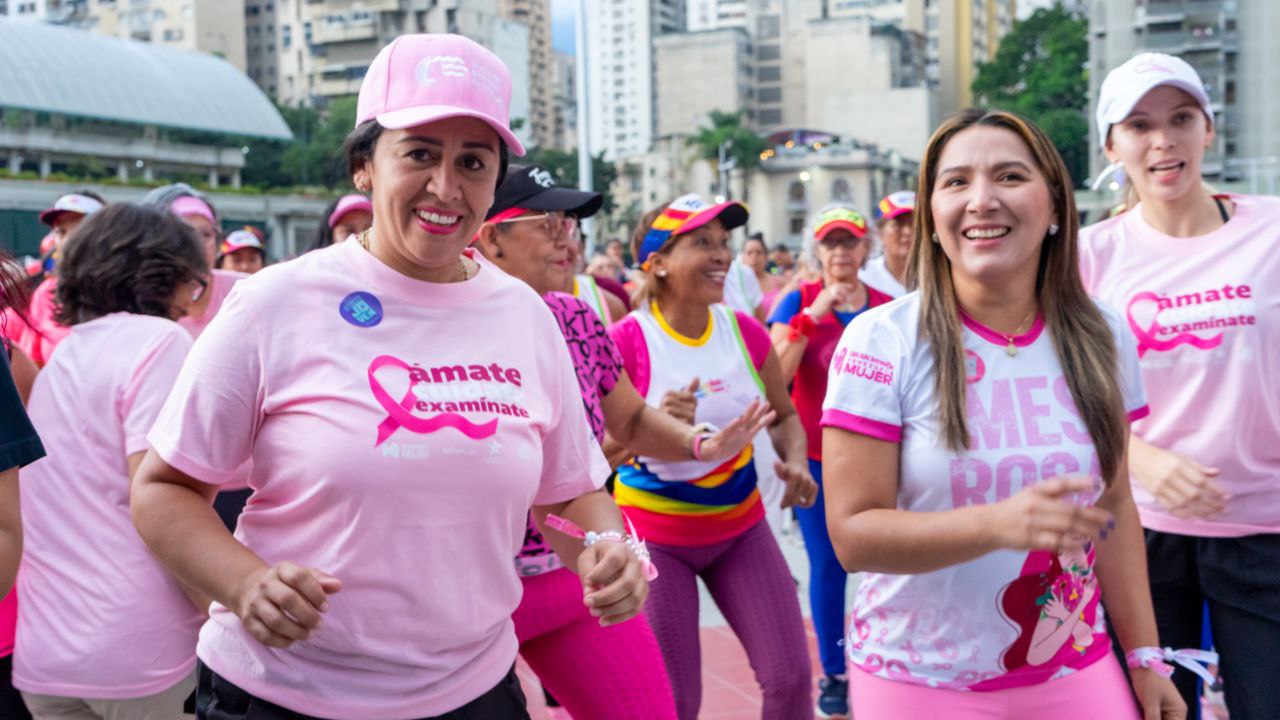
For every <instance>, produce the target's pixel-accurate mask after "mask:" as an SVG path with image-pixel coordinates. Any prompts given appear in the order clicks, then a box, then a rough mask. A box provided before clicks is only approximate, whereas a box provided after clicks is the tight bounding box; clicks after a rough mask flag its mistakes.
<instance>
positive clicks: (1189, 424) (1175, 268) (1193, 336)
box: [1080, 195, 1280, 537]
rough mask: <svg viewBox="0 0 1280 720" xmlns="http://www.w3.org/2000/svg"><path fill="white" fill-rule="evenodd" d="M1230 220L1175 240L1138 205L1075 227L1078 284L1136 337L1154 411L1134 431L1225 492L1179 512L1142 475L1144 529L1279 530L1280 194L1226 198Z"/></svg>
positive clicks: (1204, 532) (1207, 533)
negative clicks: (1200, 470)
mask: <svg viewBox="0 0 1280 720" xmlns="http://www.w3.org/2000/svg"><path fill="white" fill-rule="evenodd" d="M1226 197H1229V198H1230V200H1231V201H1232V202H1233V203H1234V204H1235V212H1234V213H1233V214H1232V216H1231V220H1230V221H1229V222H1227V223H1226V224H1225V225H1223V226H1222V227H1220V228H1218V229H1217V230H1214V231H1213V232H1211V233H1208V234H1207V235H1201V236H1199V237H1191V238H1176V237H1170V236H1168V235H1165V234H1164V233H1161V232H1159V231H1158V230H1156V229H1155V228H1153V227H1151V226H1150V225H1148V224H1147V222H1146V220H1144V219H1143V217H1142V210H1141V205H1139V206H1138V207H1135V208H1134V209H1132V210H1130V211H1128V212H1126V213H1123V214H1121V215H1119V216H1117V217H1114V218H1111V219H1109V220H1105V221H1103V222H1100V223H1097V224H1096V225H1091V226H1089V227H1087V228H1085V229H1083V230H1082V231H1081V232H1080V264H1081V274H1082V276H1083V278H1084V282H1085V287H1086V288H1087V289H1088V290H1089V292H1090V293H1091V294H1093V295H1096V296H1097V297H1098V298H1100V299H1101V300H1103V301H1105V302H1107V303H1108V304H1110V305H1112V306H1113V307H1115V308H1117V309H1118V310H1120V311H1121V312H1122V313H1123V314H1124V317H1125V324H1126V326H1127V327H1126V329H1127V330H1128V332H1129V333H1130V334H1132V335H1133V337H1134V338H1135V340H1136V342H1137V346H1138V357H1139V359H1140V360H1141V364H1142V377H1143V381H1144V384H1145V385H1146V388H1147V394H1148V396H1149V397H1150V399H1151V416H1150V417H1148V418H1146V419H1145V420H1142V421H1141V422H1138V423H1135V424H1134V426H1133V432H1134V433H1135V434H1136V435H1137V436H1138V437H1140V438H1142V439H1143V440H1146V441H1147V442H1149V443H1151V444H1152V445H1155V446H1156V447H1160V448H1165V449H1169V450H1173V451H1174V452H1177V453H1179V454H1181V455H1185V456H1186V457H1189V458H1191V459H1192V460H1194V461H1196V462H1197V463H1200V464H1201V465H1204V466H1206V467H1215V468H1218V469H1219V470H1220V471H1221V474H1220V475H1218V476H1217V477H1216V478H1215V480H1216V481H1217V482H1218V483H1219V484H1220V485H1221V486H1222V487H1223V489H1224V490H1226V491H1227V492H1228V493H1229V494H1230V496H1231V498H1230V500H1228V501H1227V507H1226V510H1225V511H1224V512H1222V513H1219V514H1217V515H1214V516H1212V517H1207V518H1180V517H1176V516H1174V515H1173V514H1172V513H1170V512H1169V511H1168V510H1166V509H1165V508H1164V507H1163V506H1162V505H1160V503H1159V502H1157V501H1156V499H1155V497H1154V496H1152V495H1151V493H1149V492H1147V490H1146V489H1144V488H1143V487H1142V486H1141V484H1139V483H1138V482H1137V481H1134V483H1133V494H1134V499H1135V500H1136V501H1137V504H1138V512H1139V513H1140V514H1141V515H1142V524H1143V526H1144V527H1147V528H1150V529H1152V530H1159V531H1161V532H1168V533H1177V534H1180V535H1192V536H1199V537H1240V536H1244V535H1254V534H1260V533H1278V532H1280V391H1277V389H1276V388H1277V387H1278V386H1280V251H1278V249H1280V198H1271V197H1258V196H1251V195H1230V196H1226Z"/></svg>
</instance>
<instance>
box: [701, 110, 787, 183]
mask: <svg viewBox="0 0 1280 720" xmlns="http://www.w3.org/2000/svg"><path fill="white" fill-rule="evenodd" d="M745 118H746V112H745V111H742V110H739V111H737V112H724V111H722V110H712V111H711V113H710V114H709V115H708V116H707V119H708V120H709V121H710V122H711V125H710V127H706V126H704V127H701V128H699V129H698V132H697V134H695V135H694V136H693V137H691V138H690V139H689V144H690V145H692V146H694V147H696V148H698V154H699V156H700V157H701V158H702V159H704V160H709V161H710V162H711V165H712V167H714V168H715V171H716V174H717V175H718V176H720V177H725V176H724V175H720V170H721V168H720V159H721V157H722V156H723V157H724V158H725V160H726V161H727V162H726V165H727V167H726V168H725V171H726V172H727V171H728V170H729V169H737V170H739V171H741V172H742V177H743V183H742V195H743V200H745V199H746V195H747V185H748V183H747V178H748V177H749V176H750V174H751V171H753V170H755V169H756V168H758V167H760V153H762V152H764V151H765V150H766V149H767V148H768V147H769V143H768V142H766V141H765V139H764V138H762V137H760V136H759V135H757V134H755V133H754V132H752V131H751V130H750V129H748V128H747V127H746V126H745V125H744V124H743V121H744V120H745ZM720 191H721V192H722V193H724V195H725V197H728V196H729V192H728V188H724V187H722V188H721V190H720Z"/></svg>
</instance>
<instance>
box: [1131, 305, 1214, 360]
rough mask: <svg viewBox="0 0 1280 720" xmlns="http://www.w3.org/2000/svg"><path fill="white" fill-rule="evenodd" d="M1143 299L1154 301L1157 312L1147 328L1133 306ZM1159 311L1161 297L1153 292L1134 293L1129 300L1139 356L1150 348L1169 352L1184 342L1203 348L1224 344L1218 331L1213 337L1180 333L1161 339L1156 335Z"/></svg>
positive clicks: (1209, 348) (1158, 329)
mask: <svg viewBox="0 0 1280 720" xmlns="http://www.w3.org/2000/svg"><path fill="white" fill-rule="evenodd" d="M1143 301H1147V302H1151V303H1154V304H1155V306H1156V313H1157V314H1156V315H1154V316H1152V318H1151V327H1148V328H1145V329H1144V328H1143V327H1142V325H1140V324H1139V323H1138V320H1137V319H1135V318H1134V316H1133V306H1134V305H1136V304H1138V303H1139V302H1143ZM1159 312H1160V297H1159V296H1158V295H1156V294H1155V293H1153V292H1140V293H1138V294H1137V295H1134V296H1133V299H1132V300H1130V301H1129V307H1128V309H1127V313H1128V315H1129V329H1130V330H1132V331H1133V336H1134V337H1136V338H1137V339H1138V357H1142V356H1143V355H1146V354H1147V351H1148V350H1155V351H1157V352H1167V351H1169V350H1172V349H1174V348H1176V347H1178V346H1179V345H1184V344H1185V345H1191V346H1193V347H1197V348H1199V349H1201V350H1212V349H1213V348H1216V347H1218V346H1219V345H1221V344H1222V333H1218V334H1217V335H1216V336H1214V337H1211V338H1202V337H1197V336H1196V335H1192V334H1191V333H1179V334H1177V335H1174V336H1173V337H1171V338H1169V339H1168V340H1161V339H1160V338H1158V337H1156V333H1157V332H1159V331H1160V321H1159V319H1158V318H1159Z"/></svg>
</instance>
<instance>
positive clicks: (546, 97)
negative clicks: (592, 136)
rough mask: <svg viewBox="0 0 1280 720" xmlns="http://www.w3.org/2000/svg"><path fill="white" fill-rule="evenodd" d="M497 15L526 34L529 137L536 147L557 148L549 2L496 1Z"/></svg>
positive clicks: (554, 77) (538, 0)
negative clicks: (522, 26) (527, 35)
mask: <svg viewBox="0 0 1280 720" xmlns="http://www.w3.org/2000/svg"><path fill="white" fill-rule="evenodd" d="M498 14H499V15H500V16H501V17H503V18H505V19H506V20H509V21H514V22H517V23H520V24H522V25H524V26H525V27H527V28H528V30H529V40H528V45H529V58H528V61H527V65H528V67H529V122H528V125H529V137H530V138H531V139H532V141H533V144H534V145H535V146H537V147H559V146H560V143H559V140H558V138H557V135H556V58H555V50H554V49H553V48H552V47H551V3H550V0H499V2H498Z"/></svg>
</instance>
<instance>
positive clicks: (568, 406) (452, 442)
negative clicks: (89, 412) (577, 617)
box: [149, 242, 609, 720]
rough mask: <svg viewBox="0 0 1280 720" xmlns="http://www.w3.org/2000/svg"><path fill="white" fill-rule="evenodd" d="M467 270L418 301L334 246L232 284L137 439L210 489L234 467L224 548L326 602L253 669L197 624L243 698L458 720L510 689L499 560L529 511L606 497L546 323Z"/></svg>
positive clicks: (561, 345)
mask: <svg viewBox="0 0 1280 720" xmlns="http://www.w3.org/2000/svg"><path fill="white" fill-rule="evenodd" d="M473 257H476V258H477V261H478V262H479V263H480V272H479V273H478V274H477V275H476V276H475V277H473V278H471V279H470V280H467V281H465V282H459V283H452V284H434V283H426V282H420V281H417V280H413V279H411V278H409V277H406V276H404V275H401V274H400V273H398V272H396V271H394V270H392V269H391V268H389V267H387V266H386V265H384V264H382V263H381V262H380V261H378V260H377V259H376V258H374V257H373V256H372V255H370V254H369V253H368V252H367V251H366V250H364V249H363V248H361V247H360V244H359V243H353V242H344V243H338V244H336V245H333V246H331V247H328V248H325V249H322V250H317V251H314V252H310V253H307V254H306V255H303V256H302V257H300V258H298V259H296V260H292V261H290V262H288V263H283V264H281V265H274V266H272V267H269V268H266V269H265V270H263V271H262V272H259V273H257V274H255V275H253V276H252V277H250V278H247V279H245V280H243V281H241V282H239V283H237V284H236V287H235V290H233V291H232V293H231V296H230V297H229V298H228V299H227V302H226V304H225V305H223V307H222V310H221V312H219V313H218V316H217V317H216V318H214V320H213V322H212V323H211V324H210V325H209V327H208V328H207V329H206V330H205V332H204V333H203V334H202V335H201V336H200V339H199V341H197V342H196V344H195V347H194V348H193V349H192V352H191V355H190V357H189V359H188V361H187V364H186V366H185V367H184V368H183V371H182V374H181V375H180V376H179V378H178V381H177V384H176V386H175V387H174V390H173V394H172V396H170V398H169V401H168V402H167V403H166V405H165V407H164V410H163V412H162V413H161V417H160V419H159V420H158V421H157V423H156V426H155V429H154V430H153V431H152V432H151V434H150V436H149V439H150V441H151V444H152V445H153V446H154V447H155V449H156V452H158V453H159V455H160V456H161V457H162V458H164V459H165V460H166V461H167V462H169V463H170V464H172V465H173V466H174V467H176V468H178V469H179V470H181V471H183V472H185V473H187V474H189V475H191V476H193V477H195V478H197V479H199V480H202V481H204V482H208V483H214V484H220V483H225V482H226V481H227V480H228V479H230V478H232V477H233V476H234V475H235V474H236V472H237V471H238V470H239V469H240V468H241V466H243V465H244V464H245V463H246V462H249V461H250V460H252V471H251V472H250V473H249V487H251V488H252V489H253V490H254V494H253V496H252V497H251V498H250V499H249V502H248V505H247V506H246V507H245V510H244V514H242V515H241V516H240V519H239V524H238V525H237V527H236V531H235V535H236V538H237V539H238V540H240V542H242V543H244V544H245V545H246V546H247V547H248V548H249V549H251V550H253V551H254V552H255V553H257V554H258V555H259V556H260V557H262V559H263V560H265V561H266V562H268V563H276V562H279V561H282V560H290V561H292V562H295V563H298V564H301V565H304V566H311V567H316V568H320V569H321V570H324V571H326V572H328V573H331V574H332V575H334V576H336V577H338V578H339V579H341V580H342V582H343V588H342V591H341V592H339V593H337V594H335V595H333V596H332V597H330V599H329V605H330V609H329V611H328V612H327V613H325V616H324V621H323V623H322V624H321V625H320V627H319V629H318V630H317V631H316V632H315V633H313V634H312V636H311V637H310V639H308V640H306V641H304V642H298V643H294V644H293V645H292V646H290V647H289V648H286V649H275V648H269V647H266V646H264V645H262V644H261V643H259V642H258V641H257V640H254V639H253V638H252V637H251V636H250V635H249V633H248V632H246V631H245V629H244V627H243V625H242V624H241V622H240V619H239V618H238V617H236V616H235V615H234V614H232V613H231V612H230V611H228V610H227V609H225V608H224V607H222V606H221V605H219V604H217V603H215V604H214V605H213V610H212V616H211V619H210V620H209V622H207V623H205V625H204V628H203V629H202V630H201V632H200V643H199V646H198V648H197V652H198V654H199V656H200V658H201V659H202V660H203V661H204V662H205V663H206V664H208V665H209V667H210V668H212V669H213V670H214V671H215V672H217V673H219V674H220V675H222V676H224V677H226V678H227V679H228V680H230V681H231V682H233V683H235V684H236V685H239V686H240V687H242V688H244V689H245V690H247V691H248V692H250V693H252V694H254V695H257V696H258V697H262V698H264V699H266V700H269V701H271V702H273V703H276V704H278V705H282V706H284V707H287V708H289V709H291V710H296V711H298V712H301V713H304V714H308V715H318V716H321V717H349V718H354V717H359V718H368V719H369V720H396V719H402V718H410V717H429V716H434V715H439V714H443V713H446V712H449V711H451V710H454V709H456V708H458V707H460V706H462V705H465V704H466V703H468V702H470V701H471V700H473V699H475V698H477V697H479V696H480V695H482V694H483V693H485V692H487V691H488V690H490V689H491V688H492V687H493V686H494V685H496V684H497V683H498V681H499V680H501V679H502V677H503V676H504V675H506V673H507V672H508V671H509V670H510V669H511V666H512V663H514V662H515V658H516V649H517V643H516V636H515V632H514V629H513V627H512V623H511V614H512V612H513V611H514V610H515V609H516V606H517V604H518V603H519V600H520V592H521V589H520V588H521V586H520V581H519V579H518V578H517V576H516V573H515V569H514V568H513V566H512V562H511V559H512V558H513V557H515V556H516V554H517V553H518V552H519V551H520V546H521V543H522V542H523V540H524V537H525V518H526V514H527V513H528V510H529V507H530V505H532V504H553V503H557V502H562V501H566V500H570V499H573V498H575V497H577V496H579V495H582V494H584V493H586V492H590V491H592V490H595V489H597V488H599V487H600V486H601V485H603V483H604V480H605V479H606V478H607V477H608V476H609V466H608V464H607V463H606V462H605V459H604V456H603V455H602V454H601V452H600V449H599V445H598V444H597V442H596V439H595V435H594V434H593V433H592V431H591V427H590V425H589V424H588V422H587V418H586V415H585V414H584V413H583V411H582V399H581V396H580V395H579V390H578V381H577V377H576V374H575V371H574V368H573V364H572V362H571V361H570V359H569V351H568V348H567V347H566V346H565V342H564V339H563V337H562V336H561V334H560V329H559V327H558V326H557V324H556V320H555V318H554V317H552V315H551V311H550V310H548V309H547V306H546V304H545V303H544V302H543V300H542V298H540V297H538V295H537V294H536V293H535V292H534V291H533V290H532V289H531V288H529V287H528V286H527V285H525V284H524V283H522V282H520V281H518V280H516V279H514V278H512V277H510V276H509V275H507V274H505V273H503V272H501V271H500V270H498V269H497V268H495V267H494V266H493V265H490V264H489V263H487V262H486V261H483V260H481V259H479V258H478V256H476V255H473Z"/></svg>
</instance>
